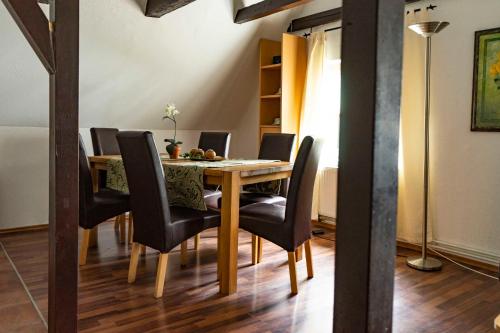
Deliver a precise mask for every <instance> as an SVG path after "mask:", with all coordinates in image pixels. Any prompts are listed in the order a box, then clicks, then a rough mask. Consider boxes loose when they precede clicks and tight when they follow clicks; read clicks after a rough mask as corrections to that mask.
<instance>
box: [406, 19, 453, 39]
mask: <svg viewBox="0 0 500 333" xmlns="http://www.w3.org/2000/svg"><path fill="white" fill-rule="evenodd" d="M449 25H450V23H449V22H443V21H428V22H420V23H415V24H412V25H410V26H409V27H408V28H409V29H411V30H413V31H414V32H416V33H417V34H419V35H420V36H422V37H431V36H432V35H434V34H437V33H438V32H440V31H441V30H443V29H444V28H446V27H447V26H449Z"/></svg>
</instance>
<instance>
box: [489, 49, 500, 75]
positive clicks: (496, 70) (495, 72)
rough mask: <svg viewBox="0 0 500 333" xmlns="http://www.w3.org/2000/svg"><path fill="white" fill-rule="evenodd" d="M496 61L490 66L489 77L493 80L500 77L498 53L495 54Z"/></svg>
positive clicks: (499, 55)
mask: <svg viewBox="0 0 500 333" xmlns="http://www.w3.org/2000/svg"><path fill="white" fill-rule="evenodd" d="M497 58H498V61H497V62H496V63H494V64H493V65H491V68H490V75H491V76H492V77H493V79H495V78H496V76H498V75H500V52H498V54H497Z"/></svg>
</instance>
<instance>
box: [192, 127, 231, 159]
mask: <svg viewBox="0 0 500 333" xmlns="http://www.w3.org/2000/svg"><path fill="white" fill-rule="evenodd" d="M230 142H231V133H227V132H201V134H200V141H199V143H198V148H200V149H203V150H205V151H207V150H208V149H213V150H214V151H215V152H216V153H217V155H219V156H222V157H225V158H227V157H228V155H229V144H230Z"/></svg>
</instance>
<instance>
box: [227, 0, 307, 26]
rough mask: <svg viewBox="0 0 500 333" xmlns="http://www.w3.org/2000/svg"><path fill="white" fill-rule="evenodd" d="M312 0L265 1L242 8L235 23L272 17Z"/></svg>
mask: <svg viewBox="0 0 500 333" xmlns="http://www.w3.org/2000/svg"><path fill="white" fill-rule="evenodd" d="M308 2H311V0H265V1H261V2H258V3H256V4H254V5H251V6H248V7H244V8H241V9H240V10H238V12H237V13H236V17H235V18H234V23H245V22H249V21H253V20H256V19H258V18H261V17H264V16H268V15H272V14H274V13H277V12H281V11H283V10H287V9H291V8H294V7H297V6H301V5H304V4H306V3H308Z"/></svg>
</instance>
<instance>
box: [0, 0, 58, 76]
mask: <svg viewBox="0 0 500 333" xmlns="http://www.w3.org/2000/svg"><path fill="white" fill-rule="evenodd" d="M2 2H3V3H4V5H5V7H7V10H8V11H9V13H10V15H11V16H12V17H13V18H14V21H15V22H16V24H17V25H18V26H19V28H20V29H21V32H22V33H23V35H24V37H26V39H27V40H28V43H29V44H30V45H31V47H32V48H33V50H34V51H35V53H36V55H37V56H38V58H40V61H41V62H42V64H43V66H44V67H45V69H47V71H48V72H49V73H50V74H52V73H54V71H55V62H54V52H53V49H52V41H51V39H50V32H49V20H47V17H46V16H45V14H44V13H43V11H42V9H41V8H40V7H39V6H38V4H37V2H36V1H26V0H2Z"/></svg>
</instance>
